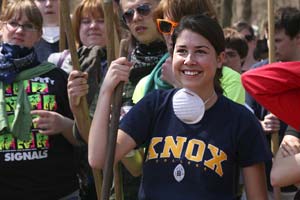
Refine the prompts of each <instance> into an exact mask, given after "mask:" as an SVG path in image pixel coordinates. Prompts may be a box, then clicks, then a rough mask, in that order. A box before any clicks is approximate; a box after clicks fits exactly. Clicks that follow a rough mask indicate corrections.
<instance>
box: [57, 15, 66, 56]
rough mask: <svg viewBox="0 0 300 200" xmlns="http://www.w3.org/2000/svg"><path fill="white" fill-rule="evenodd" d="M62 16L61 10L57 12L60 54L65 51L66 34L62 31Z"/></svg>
mask: <svg viewBox="0 0 300 200" xmlns="http://www.w3.org/2000/svg"><path fill="white" fill-rule="evenodd" d="M63 21H64V20H63V14H62V9H60V12H59V51H60V52H62V51H63V50H65V49H66V48H67V47H66V44H67V43H66V34H65V30H64V27H65V26H64V22H63Z"/></svg>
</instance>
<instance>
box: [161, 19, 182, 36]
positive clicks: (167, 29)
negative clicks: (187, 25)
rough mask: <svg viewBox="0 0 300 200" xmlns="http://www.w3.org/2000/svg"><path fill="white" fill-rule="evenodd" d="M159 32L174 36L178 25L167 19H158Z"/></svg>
mask: <svg viewBox="0 0 300 200" xmlns="http://www.w3.org/2000/svg"><path fill="white" fill-rule="evenodd" d="M156 24H157V28H158V31H159V32H160V33H162V34H168V35H170V34H172V33H173V31H174V29H175V28H176V26H178V23H176V22H173V21H171V20H167V19H156Z"/></svg>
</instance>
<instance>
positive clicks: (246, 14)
mask: <svg viewBox="0 0 300 200" xmlns="http://www.w3.org/2000/svg"><path fill="white" fill-rule="evenodd" d="M251 5H252V0H241V20H243V21H246V22H248V23H251V14H252V6H251Z"/></svg>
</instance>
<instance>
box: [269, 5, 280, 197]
mask: <svg viewBox="0 0 300 200" xmlns="http://www.w3.org/2000/svg"><path fill="white" fill-rule="evenodd" d="M274 34H275V25H274V1H273V0H268V37H269V63H273V62H275V61H276V58H275V41H274ZM278 148H279V134H278V132H275V133H272V135H271V151H272V153H273V155H275V154H276V153H277V151H278ZM273 193H274V199H275V200H280V188H279V187H274V188H273Z"/></svg>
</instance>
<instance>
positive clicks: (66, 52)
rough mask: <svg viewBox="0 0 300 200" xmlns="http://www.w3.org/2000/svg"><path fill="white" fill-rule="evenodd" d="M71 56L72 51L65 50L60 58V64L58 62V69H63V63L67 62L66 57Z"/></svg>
mask: <svg viewBox="0 0 300 200" xmlns="http://www.w3.org/2000/svg"><path fill="white" fill-rule="evenodd" d="M69 54H70V51H69V50H67V49H66V50H64V51H63V52H62V53H61V54H60V57H59V59H58V62H57V67H58V68H61V66H62V64H63V62H64V61H65V59H66V57H67V56H68V55H69Z"/></svg>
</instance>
